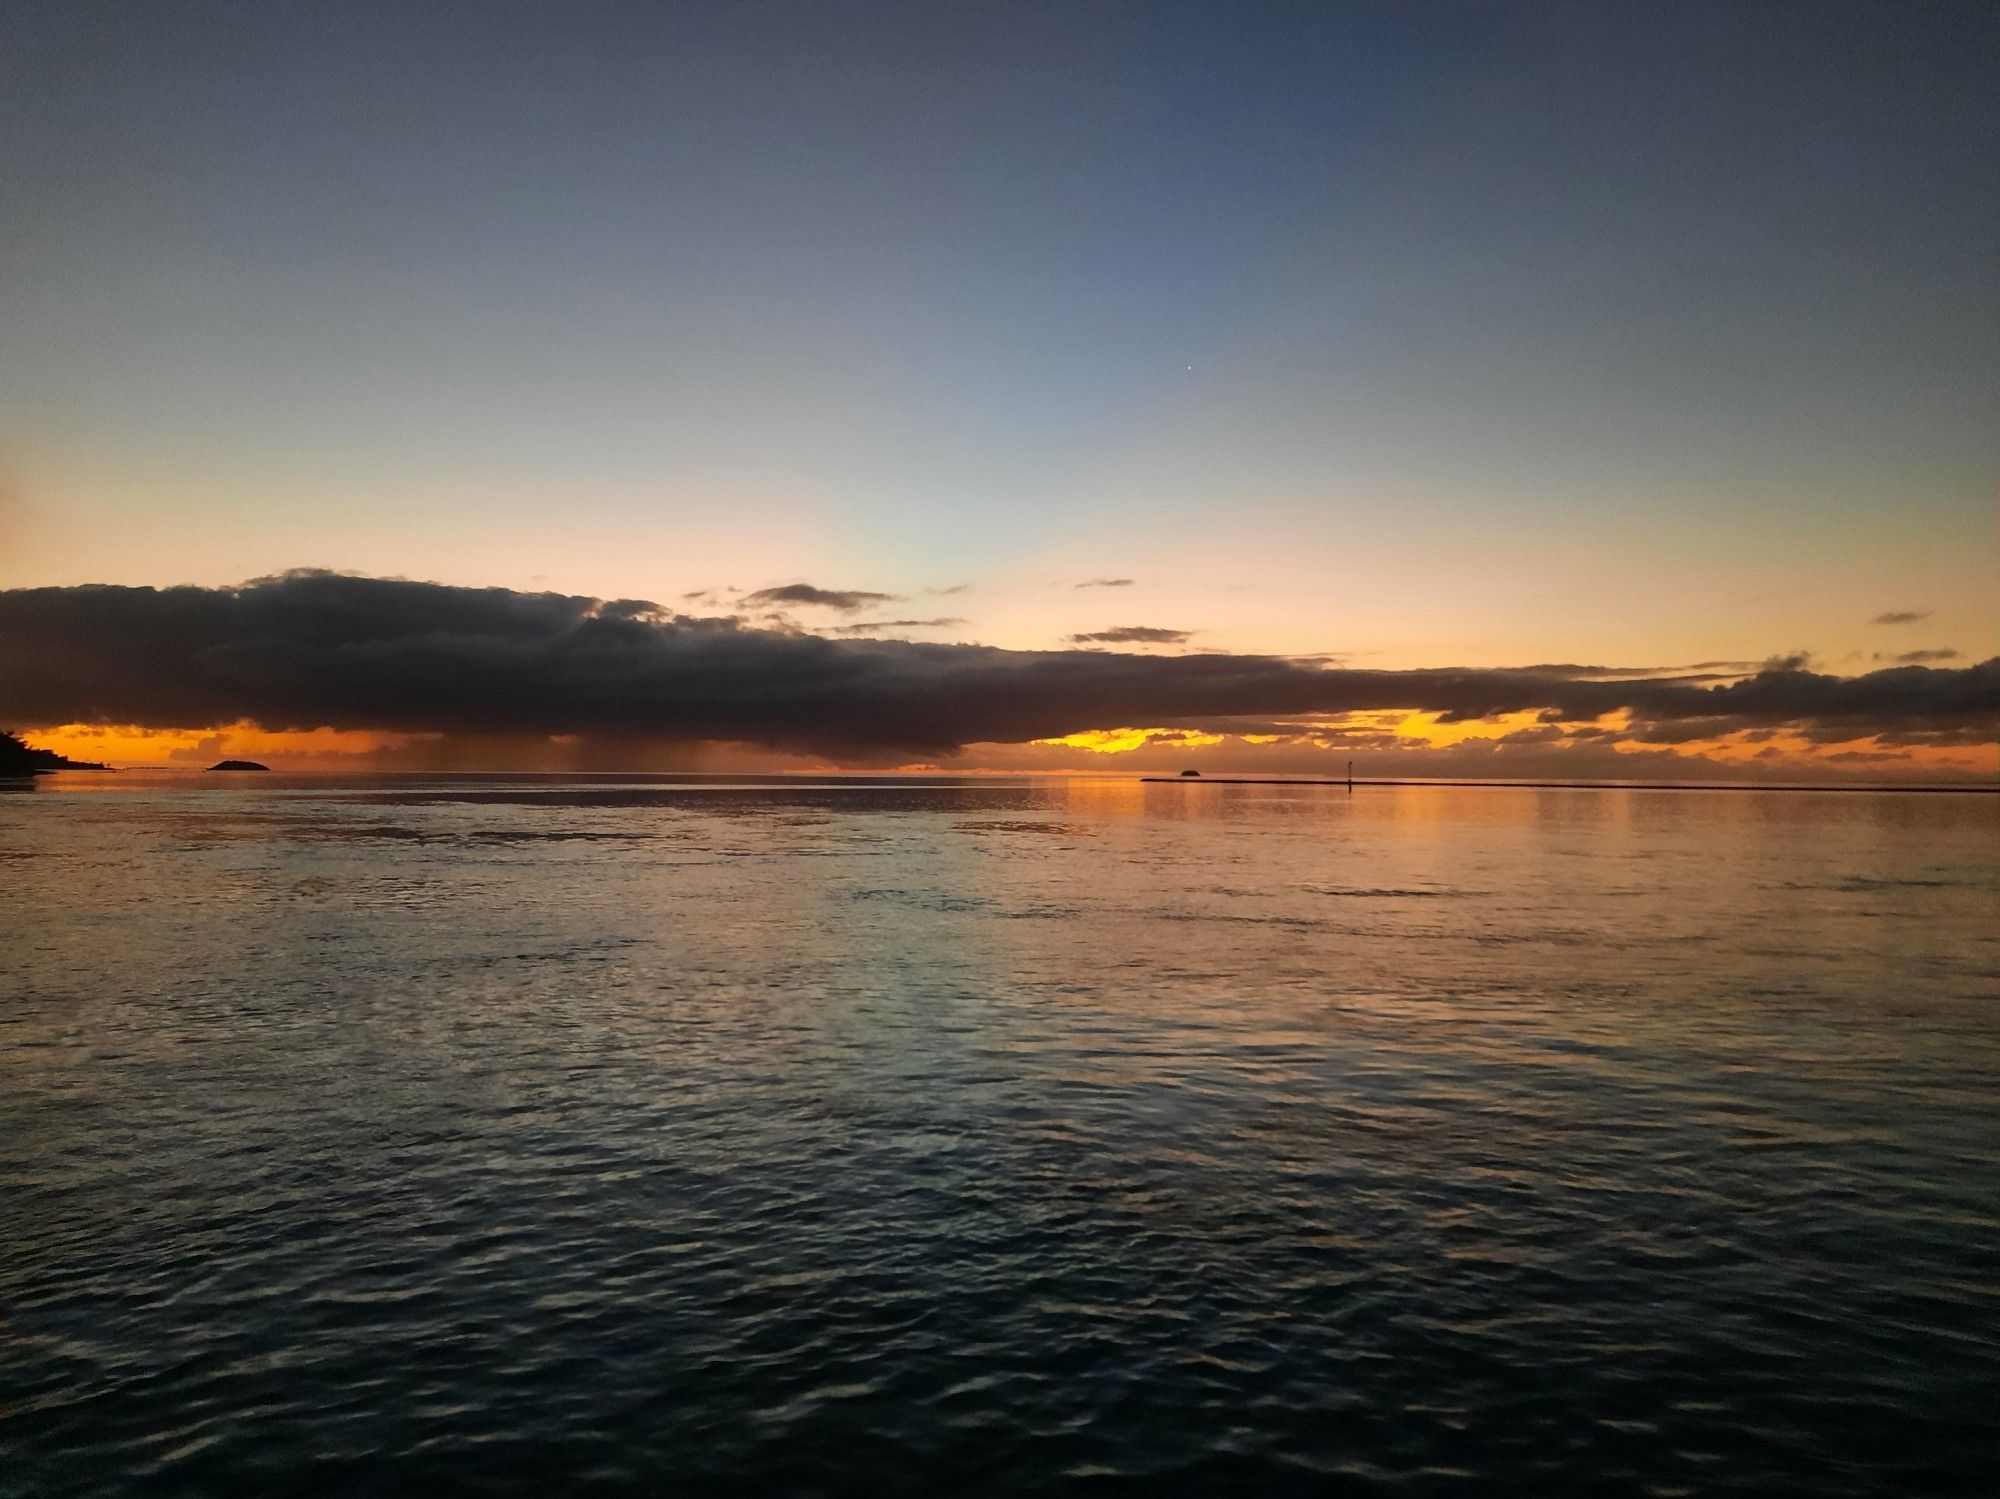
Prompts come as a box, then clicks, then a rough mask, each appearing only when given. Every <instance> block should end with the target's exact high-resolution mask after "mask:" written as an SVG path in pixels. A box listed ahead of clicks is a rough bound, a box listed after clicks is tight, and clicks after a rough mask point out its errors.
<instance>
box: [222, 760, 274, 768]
mask: <svg viewBox="0 0 2000 1499" xmlns="http://www.w3.org/2000/svg"><path fill="white" fill-rule="evenodd" d="M208 768H209V769H210V770H269V769H270V768H271V767H270V766H268V765H259V764H258V763H257V762H256V761H255V760H217V761H216V762H215V763H214V764H213V765H211V766H209V767H208Z"/></svg>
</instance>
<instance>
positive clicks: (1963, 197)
mask: <svg viewBox="0 0 2000 1499" xmlns="http://www.w3.org/2000/svg"><path fill="white" fill-rule="evenodd" d="M1996 77H2000V12H1996V11H1995V10H1994V9H1993V7H1992V6H1991V5H1990V4H1985V3H1975V4H1966V5H1957V4H1950V3H1941V0H1924V3H1921V4H1882V5H1865V6H1851V5H1841V4H1828V3H1814V4H1803V5H1783V4H1754V5H1738V6H1730V5H1720V4H1672V5H1639V4H1631V5H1625V4H1621V5H1610V6H1599V5H1560V6H1536V5H1520V6H1500V5H1488V4H1480V5H1463V6H1458V5H1448V4H1425V5H1401V4H1398V5H1365V4H1354V5H1338V4H1313V5H1301V6H1287V5H1282V4H1271V3H1258V4H1242V5H1233V6H1225V5H1173V4H1147V5H1131V6H1126V5H1094V4H1087V3H1086V4H1062V5H1019V6H1016V5H998V4H992V5H980V6H959V5H938V4H907V5H850V4H836V5H827V4H819V5H790V4H704V5H681V6H656V5H591V4H565V5H562V6H552V5H536V6H507V5H500V4H491V3H481V4H463V5H420V4H408V3H402V4H395V5H367V4H340V5H333V4H323V5H283V4H259V5H213V6H210V5H189V4H154V3H146V4H138V3H134V4H124V5H101V4H91V3H76V0H60V3H53V0H16V3H14V4H12V5H10V6H8V7H6V9H5V11H4V13H0V205H4V207H0V217H4V222H5V226H6V232H5V235H4V238H0V587H25V586H40V585H61V584H76V583H84V582H112V583H132V584H142V583H143V584H168V583H182V582H192V583H201V584H211V585H212V584H225V583H234V582H238V581H241V580H243V579H246V578H250V577H255V576H259V575H263V574H269V573H274V572H278V571H281V570H283V569H287V568H295V567H319V568H332V569H336V570H342V571H351V572H357V573H364V574H370V575H398V576H406V577H412V578H424V579H434V580H438V581H443V582H449V583H460V584H491V585H502V586H506V587H512V588H520V589H544V588H546V589H555V590H560V591H564V592H571V593H580V594H589V595H594V596H601V597H619V596H633V597H642V598H651V599H660V600H667V601H673V600H677V599H679V598H681V596H682V595H683V594H684V593H687V592H689V591H693V590H699V589H705V588H712V587H729V588H733V589H735V590H738V591H739V592H740V591H745V590H751V589H757V588H763V587H768V586H773V585H778V584H784V583H791V582H798V581H810V582H813V583H816V584H819V585H822V586H832V587H841V588H865V589H872V590H878V591H881V592H885V593H891V594H897V595H903V596H905V597H906V598H907V600H909V602H908V603H907V604H904V603H899V604H897V605H895V606H894V607H893V608H891V609H889V610H888V611H886V612H885V614H884V616H883V617H885V618H886V617H895V618H911V617H951V618H956V619H963V620H964V621H965V623H963V624H962V625H952V626H945V627H934V628H932V629H930V630H929V631H928V633H927V634H926V632H924V631H922V630H914V631H912V633H914V634H916V635H918V636H919V637H920V638H933V639H966V640H977V641H981V642H984V643H989V644H997V645H1004V646H1014V647H1034V648H1039V647H1049V646H1055V645H1058V644H1060V643H1062V642H1063V641H1064V639H1065V638H1066V637H1067V636H1069V635H1070V634H1072V633H1077V632H1091V631H1101V630H1104V629H1107V628H1111V627H1116V626H1127V625H1145V626H1154V627H1169V628H1173V629H1180V630H1189V631H1194V632H1197V633H1195V634H1193V635H1191V636H1190V637H1189V640H1190V643H1191V644H1193V645H1197V646H1208V647H1214V648H1223V649H1228V650H1239V651H1280V652H1307V651H1331V652H1339V653H1342V654H1344V655H1346V656H1347V657H1349V658H1350V659H1351V660H1354V661H1356V662H1358V663H1362V664H1366V665H1370V666H1380V667H1385V668H1406V667H1419V666H1437V665H1444V664H1457V665H1467V666H1494V665H1519V664H1523V663H1527V662H1535V661H1592V662H1612V663H1617V664H1630V665H1649V664H1662V663H1681V662H1692V661H1699V660H1707V659H1732V660H1733V659H1747V660H1757V659H1761V658H1762V657H1764V656H1767V655H1770V654H1772V653H1774V652H1780V651H1790V650H1799V649H1804V650H1809V651H1812V652H1814V653H1815V654H1816V656H1817V657H1818V659H1819V660H1820V661H1821V662H1822V663H1824V665H1825V667H1826V669H1828V670H1832V671H1837V672H1855V671H1861V670H1866V669H1867V668H1868V667H1869V666H1870V665H1871V664H1875V663H1876V662H1878V661H1879V660H1881V659H1886V658H1888V657H1892V656H1894V655H1895V654H1898V653H1901V652H1906V651H1910V650H1917V649H1947V648H1949V649H1956V650H1957V651H1959V652H1960V653H1961V655H1962V658H1963V659H1965V660H1977V659H1980V658H1982V657H1985V656H1988V655H1991V654H1993V653H1994V652H1995V650H1996V649H2000V614H1996V605H1995V602H1994V598H1995V588H1994V583H1995V573H1996V563H2000V526H1997V525H1996V510H1995V471H1996V452H1995V447H1996V442H1995V425H1994V419H1993V418H1994V409H1995V393H1996V390H2000V380H1996V375H2000V280H1997V279H1996V248H2000V190H1997V189H2000V181H1996V178H2000V170H1996V166H1995V163H1996V162H2000V152H1996V151H1995V149H1994V148H1995V142H1996V141H2000V88H1996V87H1995V85H1994V80H1995V78H1996ZM1092 578H1130V579H1133V580H1135V581H1134V582H1133V584H1132V585H1131V586H1129V587H1122V588H1115V589H1113V588H1095V589H1092V588H1084V589H1079V588H1077V587H1076V586H1075V585H1076V584H1077V583H1079V582H1082V581H1085V580H1088V579H1092ZM956 585H969V586H967V587H966V589H965V591H964V592H962V593H957V594H952V595H950V596H949V597H944V596H933V595H932V594H930V593H929V592H927V591H928V590H939V589H944V588H948V587H953V586H956ZM1885 611H1904V612H1909V613H1917V614H1923V615H1925V616H1926V617H1924V618H1922V619H1920V620H1917V621H1914V622H1912V623H1911V624H1909V625H1905V626H1896V627H1884V626H1878V625H1873V624H1871V623H1870V621H1871V620H1872V619H1873V618H1874V617H1876V616H1877V615H1879V614H1881V613H1883V612H1885Z"/></svg>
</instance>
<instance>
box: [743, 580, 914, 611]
mask: <svg viewBox="0 0 2000 1499" xmlns="http://www.w3.org/2000/svg"><path fill="white" fill-rule="evenodd" d="M895 601H896V595H895V594H893V593H870V592H869V591H868V590H867V589H865V588H815V587H813V585H812V584H810V583H786V584H784V585H782V586H781V587H778V588H760V589H758V590H757V591H756V592H755V593H750V594H745V595H744V596H743V602H744V603H746V604H804V605H807V606H809V607H811V608H815V609H837V610H839V611H840V612H841V613H842V614H855V613H858V612H860V611H861V610H863V609H868V608H872V607H873V606H874V605H876V604H892V603H894V602H895Z"/></svg>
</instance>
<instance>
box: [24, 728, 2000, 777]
mask: <svg viewBox="0 0 2000 1499" xmlns="http://www.w3.org/2000/svg"><path fill="white" fill-rule="evenodd" d="M1628 727H1629V726H1628V724H1627V723H1626V722H1625V721H1624V715H1622V714H1621V715H1616V716H1613V717H1609V718H1606V719H1603V720H1600V721H1598V722H1597V723H1595V724H1591V725H1582V724H1570V725H1553V726H1551V725H1544V724H1542V723H1541V721H1540V717H1539V715H1537V714H1535V713H1532V712H1528V713H1513V714H1505V715H1501V716H1499V717H1496V718H1492V719H1480V720H1473V721H1468V722H1462V723H1441V722H1439V721H1438V717H1437V715H1435V714H1428V713H1396V712H1380V713H1356V714H1349V715H1346V716H1344V717H1341V718H1337V719H1314V720H1307V721H1301V722H1300V723H1299V725H1298V729H1299V732H1298V733H1295V734H1274V733H1268V732H1262V733H1251V734H1240V735H1232V734H1223V733H1216V732H1211V731H1208V730H1198V729H1180V728H1170V727H1134V726H1122V727H1118V728H1108V729H1087V730H1081V731H1078V732H1077V733H1074V734H1066V735H1062V736H1060V737H1058V738H1052V739H1038V740H1033V741H1030V742H1029V743H1026V744H1012V745H969V746H967V747H966V750H965V753H964V754H963V755H962V756H958V757H954V758H953V759H952V760H950V761H948V762H946V763H943V764H939V763H935V762H931V761H922V762H910V763H905V764H902V765H898V766H895V767H893V769H891V770H890V771H888V772H887V773H891V774H895V773H921V774H939V773H946V774H950V773H961V774H962V773H997V774H1028V773H1069V772H1074V771H1078V770H1082V771H1093V770H1096V769H1097V767H1096V766H1093V765H1091V764H1089V763H1088V761H1100V760H1101V761H1109V762H1111V763H1109V764H1105V765H1104V766H1103V767H1102V768H1103V769H1104V770H1113V769H1115V768H1118V762H1119V761H1121V760H1124V759H1125V758H1126V757H1128V756H1129V757H1132V759H1131V761H1130V763H1129V767H1128V768H1129V769H1130V770H1131V772H1132V773H1135V774H1136V773H1139V772H1140V771H1153V770H1157V769H1159V768H1160V767H1159V765H1158V764H1156V763H1153V761H1152V759H1151V757H1150V756H1149V754H1148V753H1146V752H1167V753H1171V754H1172V755H1174V756H1175V757H1179V756H1182V755H1193V756H1195V757H1196V760H1197V762H1198V763H1201V764H1202V765H1203V768H1206V769H1211V770H1214V771H1220V772H1226V771H1229V770H1254V769H1256V768H1258V765H1259V762H1260V761H1263V760H1265V757H1268V756H1271V755H1274V754H1282V753H1283V752H1285V751H1286V750H1287V749H1291V750H1295V751H1303V752H1306V753H1308V754H1316V753H1322V752H1323V753H1324V754H1325V755H1327V756H1328V757H1329V762H1328V769H1329V772H1330V771H1331V768H1332V766H1333V765H1334V763H1336V760H1337V761H1338V763H1343V764H1344V762H1345V759H1346V758H1347V757H1350V756H1353V755H1355V754H1357V753H1358V754H1361V755H1363V756H1366V757H1367V759H1368V760H1369V761H1372V762H1373V763H1372V764H1371V765H1370V766H1369V768H1368V770H1367V771H1366V773H1368V774H1375V775H1414V776H1423V775H1425V774H1442V775H1449V774H1454V773H1458V771H1457V770H1455V769H1452V768H1448V767H1444V766H1438V765H1429V764H1427V763H1426V762H1427V761H1428V760H1429V758H1430V757H1431V756H1432V755H1434V754H1436V753H1438V752H1441V751H1450V750H1456V749H1470V750H1475V751H1479V750H1483V748H1484V747H1486V746H1491V748H1492V750H1493V751H1494V752H1495V753H1496V754H1497V753H1500V752H1503V751H1504V750H1505V749H1506V748H1507V746H1506V745H1505V744H1504V742H1503V741H1505V740H1506V739H1507V737H1508V736H1510V735H1513V734H1518V733H1521V732H1522V731H1524V730H1531V729H1537V728H1542V729H1552V730H1553V731H1554V732H1553V733H1552V735H1551V737H1550V738H1549V740H1547V741H1546V743H1547V744H1548V747H1549V748H1550V749H1551V751H1552V752H1553V753H1556V754H1560V753H1562V752H1563V751H1564V750H1566V749H1569V748H1574V747H1576V746H1577V745H1578V744H1579V743H1581V742H1582V741H1578V740H1576V739H1572V738H1570V737H1569V736H1570V735H1571V734H1573V733H1578V732H1581V731H1583V730H1585V729H1591V730H1594V731H1596V734H1595V736H1594V737H1593V739H1592V740H1591V741H1590V742H1594V743H1596V744H1597V745H1598V746H1599V747H1601V748H1604V749H1610V750H1614V751H1616V752H1617V753H1618V755H1620V756H1621V757H1622V756H1631V757H1632V761H1633V769H1632V771H1631V774H1633V775H1635V776H1645V775H1649V774H1650V775H1654V776H1659V775H1661V774H1663V772H1662V770H1661V768H1660V766H1661V756H1662V755H1665V756H1667V757H1670V758H1671V759H1672V760H1684V761H1688V762H1691V763H1706V764H1709V765H1711V766H1726V767H1729V768H1731V769H1740V770H1743V771H1750V772H1756V771H1764V772H1777V773H1791V774H1812V773H1826V772H1834V773H1844V774H1858V775H1867V774H1870V773H1880V774H1899V775H1935V776H1947V777H1963V776H1980V777H1986V778H1991V777H1992V776H1993V775H1994V774H1995V772H1996V770H2000V758H1996V747H1995V746H1994V745H1991V744H1959V745H1896V744H1883V743H1881V742H1880V741H1879V740H1877V739H1875V738H1873V737H1871V736H1861V737H1858V738H1856V739H1854V740H1850V741H1845V742H1842V743H1833V744H1816V743H1814V742H1813V741H1812V740H1810V739H1808V738H1806V737H1805V736H1804V735H1802V734H1799V733H1796V732H1794V731H1790V730H1785V729H1778V730H1755V731H1751V730H1744V731H1739V732H1737V733H1733V734H1728V735H1723V736H1720V737H1716V738H1709V739H1699V740H1689V741H1686V742H1684V743H1679V744H1656V743H1649V742H1648V741H1646V740H1645V739H1643V738H1639V737H1636V736H1635V737H1627V736H1626V735H1625V734H1624V733H1622V732H1620V731H1621V730H1624V729H1626V728H1628ZM1607 730H1608V731H1609V732H1608V734H1607V733H1606V732H1605V731H1607ZM23 733H24V737H26V738H27V739H28V740H29V742H30V743H32V744H34V745H36V746H37V747H39V748H42V749H49V750H54V751H55V752H56V753H58V754H62V755H66V756H68V757H69V758H71V759H75V760H85V761H94V762H100V763H103V764H108V765H112V766H121V767H126V768H130V769H135V770H139V769H149V768H151V769H198V768H202V767H205V766H207V765H210V764H213V763H214V762H215V761H217V760H221V759H249V760H258V761H263V762H266V763H270V764H272V765H273V766H274V767H275V768H284V769H296V770H321V771H325V770H372V769H383V770H396V769H468V770H492V771H504V770H521V769H538V770H549V769H565V768H569V769H614V770H615V769H632V770H638V769H645V768H656V769H677V770H686V769H702V770H715V771H721V772H729V771H735V770H745V769H754V770H758V771H782V770H797V771H814V770H822V771H839V770H846V769H857V770H866V771H868V772H869V773H873V774H882V773H885V772H884V770H883V768H882V767H881V766H879V765H863V766H843V765H842V764H841V763H840V762H839V760H838V759H837V758H834V757H824V756H805V757H802V756H787V755H782V754H779V753H777V752H774V751H765V750H759V749H756V748H755V747H753V746H747V745H746V746H731V745H716V746H707V747H705V748H706V750H708V751H712V752H713V753H703V754H701V755H699V756H695V757H693V758H690V757H689V755H688V753H687V751H688V749H689V747H687V746H680V747H678V748H679V749H680V750H681V751H682V752H683V753H682V754H681V755H680V756H679V757H678V759H676V758H675V757H674V756H673V755H672V754H671V753H670V750H672V749H673V748H675V747H668V746H659V745H647V744H643V743H634V744H632V745H630V746H628V748H629V751H630V753H629V755H620V754H616V753H614V754H611V755H609V756H604V757H601V758H598V759H591V758H584V759H576V758H574V757H572V756H570V755H567V754H565V753H564V751H566V750H569V749H573V748H576V747H577V746H575V744H574V743H573V741H572V740H571V739H570V738H569V737H568V736H558V737H553V738H548V739H539V738H530V739H524V740H510V741H492V742H480V741H466V742H463V743H458V742H454V741H452V740H449V739H447V738H445V737H444V736H439V735H431V734H398V733H386V732H377V731H371V730H358V729H331V728H319V729H310V730H268V729H262V728H259V727H257V726H255V725H253V724H248V723H235V724H220V725H215V726H212V727H207V728H185V729H150V728H143V727H140V726H137V725H131V724H122V725H104V724H60V725H55V726H51V727H47V728H40V729H35V728H29V729H26V730H24V731H23ZM538 751H539V753H538ZM1037 752H1042V753H1039V754H1038V753H1037ZM1079 753H1081V754H1082V755H1084V756H1086V757H1088V759H1087V761H1085V762H1082V763H1079V762H1078V760H1077V758H1076V757H1077V755H1078V754H1079ZM1294 758H1295V759H1296V757H1294ZM1176 763H1178V758H1177V759H1176ZM1499 764H1500V762H1498V761H1495V762H1494V763H1493V765H1492V766H1491V767H1482V770H1483V773H1488V774H1505V773H1506V772H1503V771H1501V770H1500V768H1499ZM1461 768H1462V767H1461ZM1288 773H1308V774H1310V773H1312V770H1311V769H1310V768H1308V767H1305V766H1301V765H1297V764H1293V765H1292V767H1291V768H1290V770H1289V771H1288ZM1597 773H1599V774H1602V773H1603V772H1602V771H1601V770H1600V771H1599V772H1597ZM1665 774H1671V772H1665Z"/></svg>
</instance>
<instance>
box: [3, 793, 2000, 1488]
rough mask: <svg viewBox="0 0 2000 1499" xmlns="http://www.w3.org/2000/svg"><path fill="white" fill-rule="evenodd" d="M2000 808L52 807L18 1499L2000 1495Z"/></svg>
mask: <svg viewBox="0 0 2000 1499" xmlns="http://www.w3.org/2000/svg"><path fill="white" fill-rule="evenodd" d="M1996 1272H2000V797H1996V796H1990V795H1977V794H1892V793H1871V792H1853V791H1843V792H1838V793H1835V792H1826V793H1816V792H1787V793H1776V792H1761V791H1749V790H1657V789H1645V788H1542V787H1529V786H1505V787H1501V786H1487V787H1457V786H1421V785H1417V786H1411V785H1403V786H1372V785H1365V784H1364V785H1360V786H1357V787H1355V788H1354V789H1353V790H1351V791H1350V790H1348V789H1347V788H1346V787H1344V786H1324V785H1224V784H1215V783H1209V784H1173V783H1168V784H1152V783H1146V782H1143V781H1140V780H1138V779H1134V778H1097V779H1085V778H1072V779H1063V780H1029V779H1019V778H1009V779H1004V780H1001V779H994V780H981V779H976V778H963V779H951V778H933V779H911V778H907V777H901V778H873V779H871V778H865V777H824V778H818V779H811V778H805V779H800V778H794V779H777V778H770V779H764V780H731V779H716V778H710V779H701V778H693V777H664V776H656V777H647V776H594V777H554V776H543V777H538V776H511V777H509V776H331V775H329V776H315V777H307V776H286V775H276V774H273V775H248V774H245V775H226V774H217V775H202V774H188V773H180V774H174V773H160V774H142V773H137V772H129V771H128V772H122V773H118V774H112V775H92V774H88V773H65V774H58V775H52V776H45V777H42V778H39V779H38V780H36V781H34V782H32V783H19V784H17V785H16V786H15V787H14V788H13V789H11V790H7V791H0V1495H4V1496H6V1499H30V1496H34V1499H41V1496H71V1495H130V1494H164V1495H189V1496H211V1495H212V1496H236V1495H245V1496H249V1495H259V1496H263V1495H269V1496H299V1495H352V1496H381V1495H412V1496H416V1495H426V1496H428V1495H446V1494H493V1495H514V1494H532V1495H568V1494H604V1495H624V1494H633V1495H638V1494H660V1495H686V1494H701V1495H707V1494H717V1495H721V1494H732V1495H736V1494H801V1495H829V1496H831V1495H840V1496H846V1495H855V1496H861V1495H870V1496H874V1495H894V1494H926V1495H932V1494H980V1495H1038V1494H1067V1493H1072V1492H1075V1493H1105V1494H1126V1493H1132V1494H1138V1493H1146V1494H1151V1493H1162V1494H1177V1495H1201V1494H1210V1493H1227V1494H1234V1493H1252V1494H1332V1495H1346V1494H1354V1495H1463V1494H1486V1493H1495V1494H1511V1493H1520V1494H1579V1495H1583V1494H1588V1495H1626V1494H1631V1495H1656V1496H1670V1495H1717V1494H1731V1495H1734V1494H1740V1495H1757V1496H1762V1499H1771V1496H1783V1495H1802V1496H1803V1495H1813V1496H1833V1495H1857V1496H1858V1495H1870V1496H1873V1495H1896V1496H1928V1495H1957V1494H1965V1495H1973V1494H1982V1495H1984V1494H1992V1493H1994V1492H1995V1487H1994V1486H1995V1484H1996V1482H2000V1477H1996V1475H2000V1434H1996V1414H2000V1273H1996Z"/></svg>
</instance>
